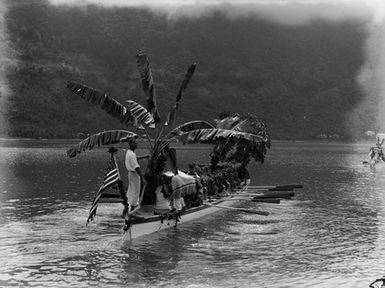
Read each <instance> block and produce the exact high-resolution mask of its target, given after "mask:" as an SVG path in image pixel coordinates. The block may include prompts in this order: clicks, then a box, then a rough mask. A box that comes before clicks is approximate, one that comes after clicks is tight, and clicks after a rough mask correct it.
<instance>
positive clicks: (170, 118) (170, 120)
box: [164, 63, 196, 126]
mask: <svg viewBox="0 0 385 288" xmlns="http://www.w3.org/2000/svg"><path fill="white" fill-rule="evenodd" d="M195 68H196V63H194V64H192V65H191V66H190V67H189V68H188V70H187V73H186V75H185V76H184V79H183V81H182V84H181V85H180V88H179V91H178V94H177V96H176V100H175V105H174V107H172V108H171V109H170V110H169V112H168V114H167V119H166V122H164V125H165V126H167V125H174V124H175V121H176V111H177V110H178V106H179V101H180V100H181V99H182V95H183V92H184V90H186V88H187V85H188V83H189V82H190V80H191V78H192V76H193V74H194V71H195Z"/></svg>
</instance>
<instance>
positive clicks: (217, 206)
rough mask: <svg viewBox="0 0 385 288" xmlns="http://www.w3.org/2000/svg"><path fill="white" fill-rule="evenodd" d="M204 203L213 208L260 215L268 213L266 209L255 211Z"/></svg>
mask: <svg viewBox="0 0 385 288" xmlns="http://www.w3.org/2000/svg"><path fill="white" fill-rule="evenodd" d="M205 205H206V206H211V207H214V208H220V209H229V210H235V211H240V212H245V213H250V214H257V215H262V216H268V215H269V214H270V213H269V212H267V211H257V210H253V209H246V208H237V207H229V206H222V205H218V204H209V203H205Z"/></svg>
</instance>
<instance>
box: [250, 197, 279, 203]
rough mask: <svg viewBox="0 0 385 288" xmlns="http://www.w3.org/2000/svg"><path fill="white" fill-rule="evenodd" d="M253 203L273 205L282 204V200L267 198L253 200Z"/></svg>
mask: <svg viewBox="0 0 385 288" xmlns="http://www.w3.org/2000/svg"><path fill="white" fill-rule="evenodd" d="M251 201H253V202H261V203H272V204H279V203H281V199H278V198H266V199H251Z"/></svg>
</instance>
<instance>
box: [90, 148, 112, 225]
mask: <svg viewBox="0 0 385 288" xmlns="http://www.w3.org/2000/svg"><path fill="white" fill-rule="evenodd" d="M119 179H120V178H119V171H118V167H117V165H116V163H115V158H114V155H113V154H111V159H110V162H109V164H108V167H107V169H106V174H105V175H104V180H103V184H102V185H101V186H100V188H99V190H98V192H97V193H96V196H95V198H94V200H93V201H92V206H91V209H90V212H89V215H88V218H87V224H88V223H89V222H90V221H92V220H94V218H95V215H96V210H97V208H98V204H99V200H100V197H101V196H102V194H103V191H104V190H106V189H107V188H109V187H111V186H113V185H115V184H116V183H117V182H118V181H119Z"/></svg>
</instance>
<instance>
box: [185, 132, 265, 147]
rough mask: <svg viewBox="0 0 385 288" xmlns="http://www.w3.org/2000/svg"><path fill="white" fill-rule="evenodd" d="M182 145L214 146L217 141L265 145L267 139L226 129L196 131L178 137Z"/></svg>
mask: <svg viewBox="0 0 385 288" xmlns="http://www.w3.org/2000/svg"><path fill="white" fill-rule="evenodd" d="M180 139H181V140H182V141H183V143H211V144H215V143H217V141H219V140H226V141H229V140H238V141H239V140H245V141H248V142H251V143H262V144H263V143H265V142H266V141H267V139H265V138H264V137H262V136H259V135H255V134H251V133H245V132H239V131H233V130H228V129H218V128H211V129H197V130H192V131H189V132H186V133H183V134H182V135H180Z"/></svg>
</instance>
